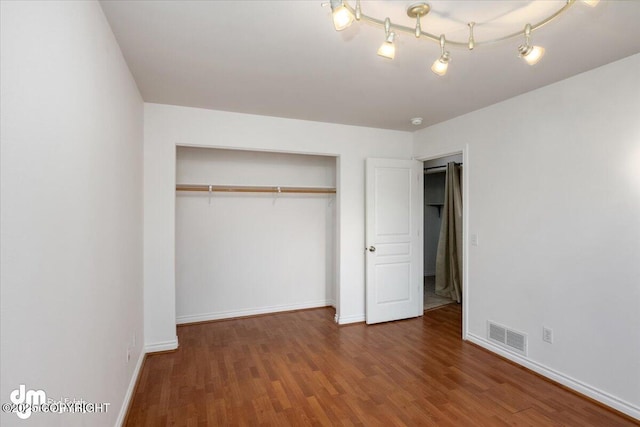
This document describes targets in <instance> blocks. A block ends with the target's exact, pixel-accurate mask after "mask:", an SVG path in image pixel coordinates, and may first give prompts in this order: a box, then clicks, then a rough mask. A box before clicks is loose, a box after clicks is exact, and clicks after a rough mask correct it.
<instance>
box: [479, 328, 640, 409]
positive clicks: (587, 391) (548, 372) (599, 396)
mask: <svg viewBox="0 0 640 427" xmlns="http://www.w3.org/2000/svg"><path fill="white" fill-rule="evenodd" d="M466 339H467V340H469V341H471V342H472V343H474V344H477V345H479V346H480V347H483V348H485V349H487V350H489V351H491V352H493V353H497V354H499V355H500V356H502V357H504V358H506V359H509V360H511V361H512V362H515V363H517V364H519V365H522V366H524V367H526V368H528V369H531V370H532V371H534V372H537V373H538V374H540V375H542V376H545V377H547V378H549V379H552V380H553V381H555V382H557V383H560V384H562V385H563V386H566V387H568V388H570V389H572V390H575V391H577V392H578V393H580V394H584V395H585V396H588V397H590V398H592V399H594V400H597V401H598V402H600V403H603V404H604V405H607V406H610V407H611V408H614V409H616V410H618V411H620V412H622V413H624V414H627V415H629V416H630V417H633V418H636V419H638V420H640V407H638V406H636V405H633V404H631V403H629V402H626V401H624V400H622V399H619V398H617V397H616V396H613V395H611V394H609V393H607V392H605V391H602V390H599V389H597V388H596V387H593V386H590V385H589V384H585V383H583V382H581V381H578V380H576V379H575V378H571V377H570V376H568V375H565V374H563V373H561V372H558V371H556V370H554V369H551V368H549V367H547V366H545V365H542V364H540V363H538V362H535V361H533V360H531V359H529V358H526V357H524V356H521V355H519V354H517V353H514V352H511V351H509V350H506V349H504V348H502V347H499V346H497V345H494V344H493V343H491V342H490V341H488V340H486V339H485V338H482V337H479V336H477V335H473V334H471V333H468V334H467V336H466Z"/></svg>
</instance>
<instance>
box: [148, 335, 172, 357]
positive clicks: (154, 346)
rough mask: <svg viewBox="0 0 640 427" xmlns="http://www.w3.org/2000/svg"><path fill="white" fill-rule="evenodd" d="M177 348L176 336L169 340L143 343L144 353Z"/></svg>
mask: <svg viewBox="0 0 640 427" xmlns="http://www.w3.org/2000/svg"><path fill="white" fill-rule="evenodd" d="M176 348H178V337H175V338H174V339H172V340H169V341H159V342H154V343H150V344H145V346H144V351H145V353H156V352H158V351H170V350H175V349H176Z"/></svg>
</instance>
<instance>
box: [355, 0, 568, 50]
mask: <svg viewBox="0 0 640 427" xmlns="http://www.w3.org/2000/svg"><path fill="white" fill-rule="evenodd" d="M575 2H576V0H567V2H566V3H565V5H564V6H562V7H561V8H560V9H559V10H557V11H556V12H555V13H553V14H552V15H550V16H548V17H547V18H545V19H543V20H542V21H540V22H538V23H536V24H531V31H535V30H537V29H539V28H542V27H543V26H545V25H547V24H548V23H549V22H551V21H553V20H554V19H556V18H557V17H558V16H560V15H562V14H563V13H564V12H566V11H567V10H568V9H569V8H570V7H571V6H573V4H574V3H575ZM344 6H345V7H346V8H347V10H349V12H351V14H353V15H354V16H358V15H356V10H357V9H355V8H353V7H352V6H351V5H350V4H349V2H348V1H347V0H345V1H344ZM359 16H360V19H359V21H365V22H368V23H370V24H373V25H377V26H380V27H385V20H384V19H382V20H381V19H378V18H374V17H373V16H369V15H367V14H365V13H363V12H362V11H360V13H359ZM356 20H358V18H357V17H356ZM474 25H476V24H475V23H474ZM390 27H391V29H392V30H395V31H401V32H403V33H408V34H413V35H417V34H420V38H423V37H424V38H426V39H429V40H431V41H434V42H437V43H440V36H439V35H435V34H431V33H429V32H426V31H422V29H420V30H416V28H411V27H407V26H405V25H399V24H395V23H393V22H391V25H390ZM523 33H524V32H523V31H516V32H515V33H511V34H507V35H505V36H502V37H498V38H495V39H489V40H482V41H478V40H475V38H474V43H473V45H474V47H475V46H485V45H490V44H493V43H498V42H502V41H505V40H509V39H513V38H517V37H522V35H523ZM447 46H455V47H466V48H469V41H468V40H465V41H456V40H450V39H447Z"/></svg>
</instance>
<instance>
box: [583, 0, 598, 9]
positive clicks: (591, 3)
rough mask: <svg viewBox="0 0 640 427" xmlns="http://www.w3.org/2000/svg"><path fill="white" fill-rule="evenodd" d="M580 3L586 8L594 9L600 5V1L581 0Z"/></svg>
mask: <svg viewBox="0 0 640 427" xmlns="http://www.w3.org/2000/svg"><path fill="white" fill-rule="evenodd" d="M582 3H584V4H586V5H587V6H591V7H596V6H597V5H598V3H600V0H582Z"/></svg>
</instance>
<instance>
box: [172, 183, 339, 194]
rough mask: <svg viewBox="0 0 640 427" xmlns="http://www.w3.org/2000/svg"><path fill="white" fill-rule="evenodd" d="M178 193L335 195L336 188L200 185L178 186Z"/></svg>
mask: <svg viewBox="0 0 640 427" xmlns="http://www.w3.org/2000/svg"><path fill="white" fill-rule="evenodd" d="M176 191H204V192H223V193H311V194H334V193H335V192H336V189H335V188H331V187H278V186H276V187H266V186H242V185H201V184H200V185H199V184H178V185H176Z"/></svg>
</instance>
